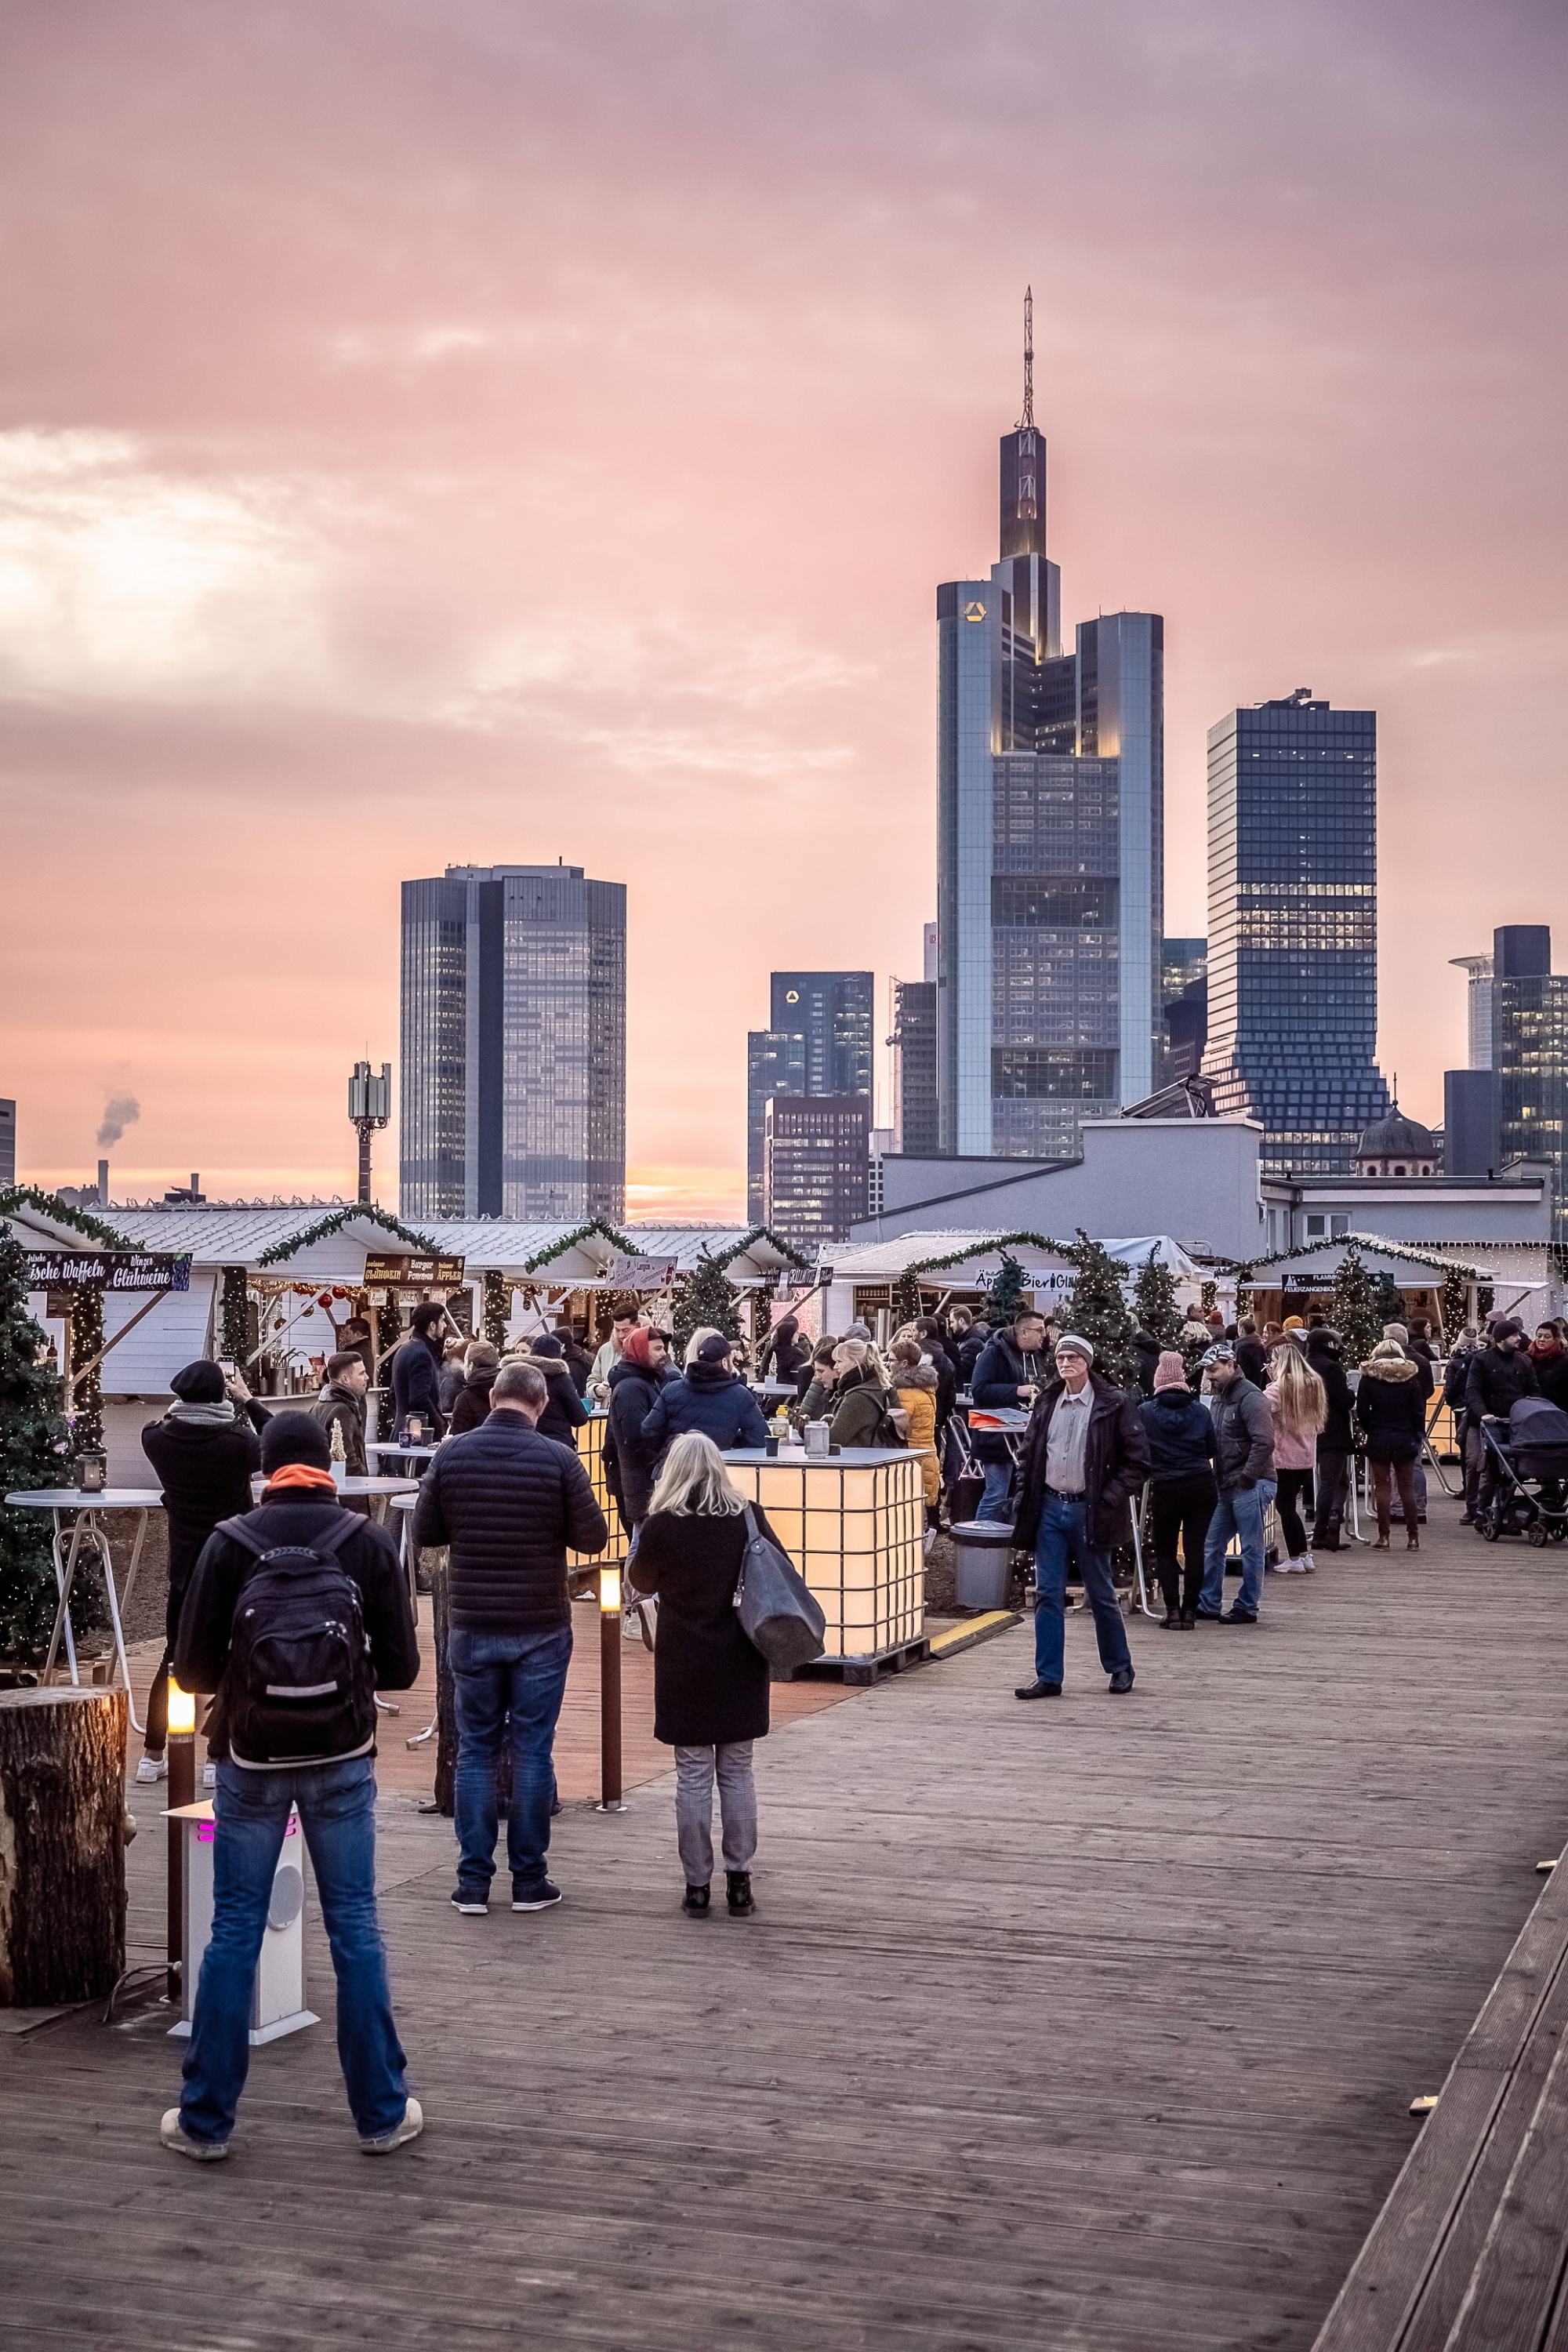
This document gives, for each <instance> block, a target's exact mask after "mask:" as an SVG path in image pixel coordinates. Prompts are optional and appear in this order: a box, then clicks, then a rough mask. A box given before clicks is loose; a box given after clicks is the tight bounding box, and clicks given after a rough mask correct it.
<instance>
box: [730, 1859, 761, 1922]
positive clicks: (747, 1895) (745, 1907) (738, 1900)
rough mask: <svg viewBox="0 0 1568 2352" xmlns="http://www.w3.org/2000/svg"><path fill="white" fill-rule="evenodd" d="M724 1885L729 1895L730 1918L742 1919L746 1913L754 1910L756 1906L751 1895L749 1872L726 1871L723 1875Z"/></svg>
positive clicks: (750, 1876) (750, 1875)
mask: <svg viewBox="0 0 1568 2352" xmlns="http://www.w3.org/2000/svg"><path fill="white" fill-rule="evenodd" d="M724 1885H725V1889H726V1891H727V1893H728V1895H729V1899H730V1913H731V1917H732V1918H736V1919H743V1918H744V1917H745V1916H746V1915H747V1913H748V1912H752V1911H754V1910H755V1909H756V1907H757V1906H756V1904H755V1902H754V1900H753V1899H752V1874H751V1872H750V1871H749V1870H727V1871H726V1872H725V1873H724Z"/></svg>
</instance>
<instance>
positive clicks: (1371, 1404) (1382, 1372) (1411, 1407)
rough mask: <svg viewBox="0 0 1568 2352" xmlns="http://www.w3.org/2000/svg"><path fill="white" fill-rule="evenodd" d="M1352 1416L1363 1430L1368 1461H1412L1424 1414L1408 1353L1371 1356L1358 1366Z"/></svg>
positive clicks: (1415, 1370)
mask: <svg viewBox="0 0 1568 2352" xmlns="http://www.w3.org/2000/svg"><path fill="white" fill-rule="evenodd" d="M1355 1417H1356V1419H1357V1421H1358V1422H1359V1423H1361V1426H1362V1427H1363V1429H1364V1430H1365V1432H1366V1452H1367V1459H1368V1461H1369V1462H1414V1461H1415V1457H1416V1455H1417V1454H1419V1453H1420V1451H1421V1440H1422V1438H1423V1436H1424V1435H1425V1433H1426V1413H1425V1412H1424V1411H1423V1410H1422V1400H1421V1380H1420V1374H1419V1370H1418V1367H1417V1366H1416V1363H1415V1359H1414V1357H1411V1356H1373V1357H1371V1358H1369V1359H1368V1360H1367V1361H1366V1362H1365V1363H1364V1364H1363V1366H1362V1368H1361V1386H1360V1387H1359V1388H1358V1389H1357V1391H1356V1398H1355Z"/></svg>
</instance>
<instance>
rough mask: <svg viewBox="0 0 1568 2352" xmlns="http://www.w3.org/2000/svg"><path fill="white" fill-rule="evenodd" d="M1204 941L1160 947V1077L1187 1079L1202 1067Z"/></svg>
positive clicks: (1206, 1022)
mask: <svg viewBox="0 0 1568 2352" xmlns="http://www.w3.org/2000/svg"><path fill="white" fill-rule="evenodd" d="M1208 970H1209V943H1208V941H1207V940H1192V939H1186V940H1162V942H1161V947H1160V1004H1161V1009H1162V1011H1163V1014H1164V1040H1163V1043H1164V1055H1163V1076H1164V1078H1165V1079H1166V1081H1167V1082H1169V1081H1170V1080H1171V1079H1173V1078H1187V1077H1191V1076H1194V1073H1195V1072H1196V1071H1198V1070H1201V1069H1202V1068H1203V1066H1204V1048H1205V1045H1207V1043H1208V1025H1209V983H1208Z"/></svg>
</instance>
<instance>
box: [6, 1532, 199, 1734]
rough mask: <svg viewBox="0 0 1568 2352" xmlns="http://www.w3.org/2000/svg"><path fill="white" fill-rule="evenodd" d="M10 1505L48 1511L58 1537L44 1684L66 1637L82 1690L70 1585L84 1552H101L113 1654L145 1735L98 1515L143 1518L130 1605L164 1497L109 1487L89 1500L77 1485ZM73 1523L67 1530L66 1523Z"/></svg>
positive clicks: (52, 1548)
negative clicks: (153, 1517) (153, 1515)
mask: <svg viewBox="0 0 1568 2352" xmlns="http://www.w3.org/2000/svg"><path fill="white" fill-rule="evenodd" d="M5 1500H6V1502H7V1503H9V1504H10V1505H11V1506H12V1507H13V1508H14V1509H16V1510H19V1511H47V1512H48V1513H49V1516H50V1521H51V1525H52V1528H53V1533H52V1536H51V1538H50V1543H49V1557H50V1559H52V1561H53V1562H54V1570H55V1590H56V1591H57V1592H58V1595H59V1602H58V1607H57V1608H56V1610H55V1622H54V1630H53V1632H52V1633H50V1635H49V1654H48V1656H47V1659H46V1661H45V1663H44V1681H45V1683H46V1684H47V1683H50V1682H52V1681H53V1680H54V1672H55V1659H56V1656H57V1655H58V1651H59V1646H60V1635H61V1634H62V1633H63V1634H64V1635H65V1643H66V1657H67V1659H68V1662H69V1665H70V1678H71V1681H72V1683H73V1684H75V1685H80V1682H81V1676H80V1675H79V1673H78V1671H77V1663H76V1640H75V1636H74V1635H73V1633H72V1632H71V1621H70V1597H71V1586H72V1585H73V1583H74V1582H75V1580H76V1571H77V1562H78V1561H79V1559H80V1558H81V1555H82V1551H83V1549H89V1550H90V1551H93V1552H96V1554H97V1555H98V1563H99V1567H100V1570H102V1574H103V1583H104V1590H105V1591H107V1593H108V1595H109V1614H110V1620H111V1622H112V1623H113V1626H114V1649H115V1654H116V1656H117V1657H118V1659H119V1661H120V1671H121V1674H122V1675H124V1677H125V1701H126V1705H127V1706H128V1707H129V1709H130V1712H131V1727H132V1730H133V1731H141V1732H144V1731H145V1730H146V1725H145V1724H142V1723H138V1722H137V1720H136V1703H135V1701H134V1699H133V1698H132V1696H131V1665H130V1661H129V1660H128V1659H127V1657H126V1655H125V1629H124V1627H123V1625H122V1624H121V1618H120V1612H121V1595H120V1594H119V1593H117V1592H116V1591H115V1589H114V1559H113V1555H112V1553H111V1552H110V1548H109V1536H108V1532H107V1530H106V1529H105V1528H104V1527H103V1526H102V1524H101V1522H100V1517H99V1514H100V1512H102V1511H135V1512H137V1513H139V1515H140V1516H139V1517H138V1519H137V1522H136V1535H135V1538H134V1540H133V1542H132V1547H131V1566H130V1568H129V1569H128V1570H127V1571H126V1576H125V1591H124V1595H123V1605H124V1606H125V1607H126V1608H129V1607H130V1605H131V1593H132V1587H133V1586H134V1584H135V1582H136V1570H137V1569H138V1568H139V1567H140V1566H141V1564H142V1545H143V1544H144V1543H145V1542H146V1540H147V1514H148V1512H149V1511H156V1510H162V1509H163V1494H162V1491H161V1490H160V1489H159V1488H158V1487H156V1486H106V1487H105V1488H104V1489H103V1491H102V1493H101V1494H98V1495H84V1494H83V1493H81V1491H80V1490H79V1488H78V1487H75V1486H35V1487H33V1488H32V1489H31V1490H30V1491H28V1492H26V1493H24V1494H19V1495H7V1496H6V1497H5ZM67 1520H69V1521H70V1527H69V1528H67V1526H66V1521H67Z"/></svg>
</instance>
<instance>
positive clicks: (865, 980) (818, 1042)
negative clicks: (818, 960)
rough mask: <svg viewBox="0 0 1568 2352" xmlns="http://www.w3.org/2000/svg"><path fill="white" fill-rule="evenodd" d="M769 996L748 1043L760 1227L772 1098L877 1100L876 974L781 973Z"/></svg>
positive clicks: (753, 1188) (752, 1169) (750, 1202)
mask: <svg viewBox="0 0 1568 2352" xmlns="http://www.w3.org/2000/svg"><path fill="white" fill-rule="evenodd" d="M769 993H770V1003H769V1006H768V1026H767V1027H766V1028H765V1029H752V1030H749V1031H748V1032H747V1035H746V1214H747V1217H748V1219H749V1221H750V1222H751V1223H752V1224H753V1225H758V1224H761V1223H763V1160H764V1155H765V1138H766V1126H767V1106H768V1101H769V1098H770V1097H772V1096H773V1095H781V1096H782V1095H822V1096H828V1095H831V1096H840V1095H865V1096H866V1097H869V1096H870V1093H871V1076H872V1031H873V1017H874V1005H873V1001H872V999H873V984H872V976H871V974H870V973H869V972H868V971H775V972H774V973H773V975H772V977H771V982H770V989H769ZM868 1125H869V1119H868Z"/></svg>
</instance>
